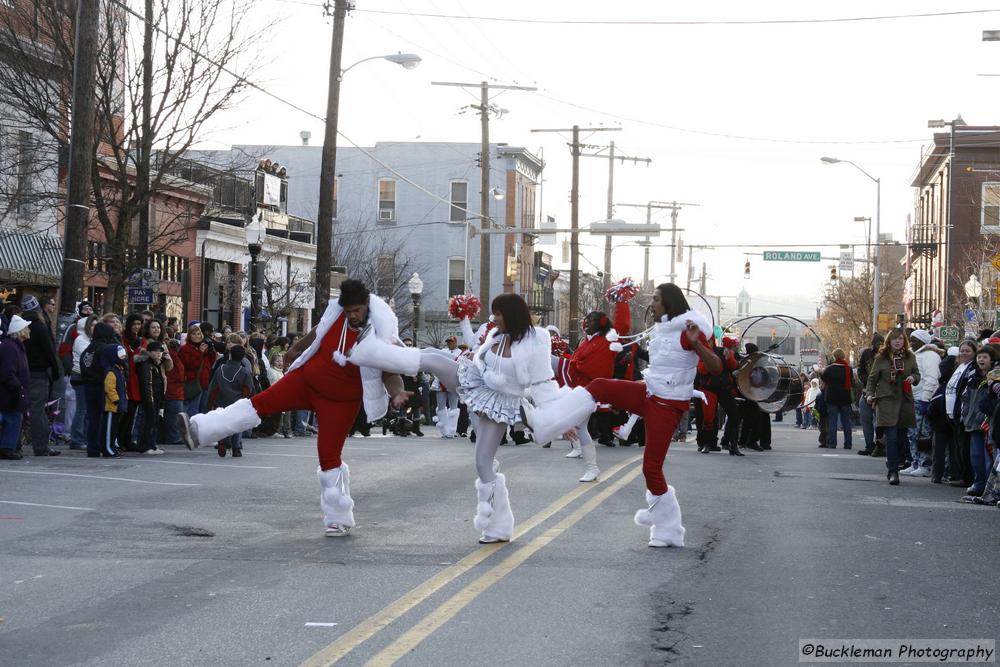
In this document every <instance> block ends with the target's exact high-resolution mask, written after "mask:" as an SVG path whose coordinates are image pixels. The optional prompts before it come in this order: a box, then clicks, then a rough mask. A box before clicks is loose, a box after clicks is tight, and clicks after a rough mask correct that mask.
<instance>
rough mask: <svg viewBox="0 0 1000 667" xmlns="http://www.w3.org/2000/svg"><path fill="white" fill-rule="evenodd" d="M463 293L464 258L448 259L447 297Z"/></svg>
mask: <svg viewBox="0 0 1000 667" xmlns="http://www.w3.org/2000/svg"><path fill="white" fill-rule="evenodd" d="M459 294H465V258H464V257H451V258H450V259H448V298H449V299H450V298H451V297H453V296H457V295H459Z"/></svg>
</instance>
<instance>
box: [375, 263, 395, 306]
mask: <svg viewBox="0 0 1000 667" xmlns="http://www.w3.org/2000/svg"><path fill="white" fill-rule="evenodd" d="M375 271H376V274H375V293H376V294H378V295H379V296H380V297H382V298H383V299H391V298H392V296H393V294H392V293H393V292H394V291H395V290H394V289H393V283H394V281H395V277H396V256H395V255H379V256H378V263H377V265H376V267H375Z"/></svg>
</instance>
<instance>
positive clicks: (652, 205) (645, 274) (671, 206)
mask: <svg viewBox="0 0 1000 667" xmlns="http://www.w3.org/2000/svg"><path fill="white" fill-rule="evenodd" d="M618 205H619V206H635V207H641V208H645V209H646V224H647V225H651V224H653V209H662V210H669V211H670V282H674V278H676V277H677V273H676V261H677V252H676V248H677V232H683V231H684V230H683V229H680V228H679V227H678V226H677V213H678V211H680V209H682V208H683V207H685V206H698V204H691V203H688V202H677V201H673V202H662V201H651V202H647V203H645V204H618ZM650 245H651V244H650V241H649V237H648V236H647V237H646V240H645V241H643V246H645V248H646V252H645V258H644V260H643V268H642V289H643V290H646V291H650V290H652V288H653V286H652V285H650V284H649V247H650Z"/></svg>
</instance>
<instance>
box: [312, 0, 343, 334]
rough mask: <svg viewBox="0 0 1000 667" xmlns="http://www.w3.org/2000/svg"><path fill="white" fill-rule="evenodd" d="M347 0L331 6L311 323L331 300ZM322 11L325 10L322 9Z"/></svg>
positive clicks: (338, 0) (339, 0)
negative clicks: (339, 118)
mask: <svg viewBox="0 0 1000 667" xmlns="http://www.w3.org/2000/svg"><path fill="white" fill-rule="evenodd" d="M347 5H348V0H336V2H335V3H334V8H333V42H332V43H331V45H330V73H329V78H330V87H329V89H328V91H327V95H326V132H325V133H324V135H323V158H322V162H321V163H320V169H319V213H318V214H317V216H316V302H315V308H314V310H313V318H312V319H313V322H319V320H320V318H321V317H323V313H324V312H325V311H326V304H327V302H328V301H329V300H330V287H331V283H330V278H331V276H330V272H331V271H332V269H333V188H334V187H335V183H336V181H337V121H338V116H339V113H340V77H341V71H340V70H341V55H342V53H343V51H344V24H345V23H346V22H347ZM324 11H325V10H324Z"/></svg>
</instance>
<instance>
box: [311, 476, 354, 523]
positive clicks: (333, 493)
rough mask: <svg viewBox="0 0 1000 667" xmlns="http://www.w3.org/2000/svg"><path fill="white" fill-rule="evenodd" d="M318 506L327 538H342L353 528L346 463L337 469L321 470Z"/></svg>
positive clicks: (351, 501)
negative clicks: (320, 509)
mask: <svg viewBox="0 0 1000 667" xmlns="http://www.w3.org/2000/svg"><path fill="white" fill-rule="evenodd" d="M317 474H318V475H319V485H320V487H321V491H320V494H319V504H320V507H322V508H323V523H324V525H325V526H326V535H327V537H342V536H344V535H347V534H348V533H349V532H351V528H353V527H354V499H353V498H351V471H350V470H349V469H348V467H347V464H346V463H341V464H340V467H339V468H332V469H330V470H321V469H318V468H317Z"/></svg>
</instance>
